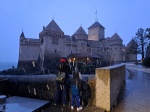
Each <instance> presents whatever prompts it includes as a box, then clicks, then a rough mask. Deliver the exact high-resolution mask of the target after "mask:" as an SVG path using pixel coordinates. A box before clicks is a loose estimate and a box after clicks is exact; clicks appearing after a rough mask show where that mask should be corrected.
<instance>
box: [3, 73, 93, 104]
mask: <svg viewBox="0 0 150 112" xmlns="http://www.w3.org/2000/svg"><path fill="white" fill-rule="evenodd" d="M88 77H89V85H90V88H91V91H92V96H91V97H92V98H91V99H90V100H89V105H93V104H95V100H93V99H94V97H95V75H89V76H88ZM1 78H5V79H7V81H3V82H0V93H1V92H2V94H5V95H7V96H8V97H9V96H14V95H15V96H23V97H29V98H37V99H42V100H51V101H53V99H54V93H55V87H56V86H55V75H22V76H18V75H16V76H15V75H0V79H1Z"/></svg>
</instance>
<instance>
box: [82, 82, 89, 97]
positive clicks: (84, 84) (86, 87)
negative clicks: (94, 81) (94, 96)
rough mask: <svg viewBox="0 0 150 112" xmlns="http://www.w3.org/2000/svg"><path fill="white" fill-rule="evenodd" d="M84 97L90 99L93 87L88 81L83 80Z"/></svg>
mask: <svg viewBox="0 0 150 112" xmlns="http://www.w3.org/2000/svg"><path fill="white" fill-rule="evenodd" d="M82 89H83V90H82V94H83V95H82V97H83V99H90V98H91V89H90V86H89V84H88V83H87V82H85V81H83V82H82Z"/></svg>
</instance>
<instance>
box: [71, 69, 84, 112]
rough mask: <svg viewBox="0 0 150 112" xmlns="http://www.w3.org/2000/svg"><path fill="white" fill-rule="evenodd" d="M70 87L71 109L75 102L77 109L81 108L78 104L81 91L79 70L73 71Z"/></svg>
mask: <svg viewBox="0 0 150 112" xmlns="http://www.w3.org/2000/svg"><path fill="white" fill-rule="evenodd" d="M70 88H71V109H72V110H73V109H74V106H75V102H76V106H77V111H80V110H82V106H81V105H80V92H81V80H80V78H79V72H76V71H75V72H73V78H72V79H71V80H70Z"/></svg>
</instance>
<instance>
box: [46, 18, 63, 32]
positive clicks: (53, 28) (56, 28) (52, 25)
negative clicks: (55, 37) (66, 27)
mask: <svg viewBox="0 0 150 112" xmlns="http://www.w3.org/2000/svg"><path fill="white" fill-rule="evenodd" d="M45 30H49V31H56V32H61V33H63V31H62V30H61V29H60V27H59V26H58V25H57V23H56V22H55V21H54V20H52V21H51V22H50V23H49V24H48V25H47V26H46V28H45Z"/></svg>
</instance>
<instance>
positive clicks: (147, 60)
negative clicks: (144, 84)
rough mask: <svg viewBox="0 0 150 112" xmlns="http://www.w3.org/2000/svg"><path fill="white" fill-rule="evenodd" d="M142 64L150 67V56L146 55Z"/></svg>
mask: <svg viewBox="0 0 150 112" xmlns="http://www.w3.org/2000/svg"><path fill="white" fill-rule="evenodd" d="M142 65H143V66H145V67H150V57H146V58H144V59H143V61H142Z"/></svg>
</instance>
